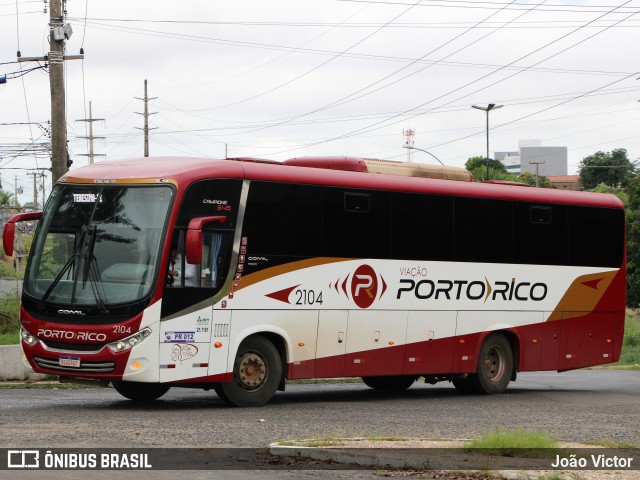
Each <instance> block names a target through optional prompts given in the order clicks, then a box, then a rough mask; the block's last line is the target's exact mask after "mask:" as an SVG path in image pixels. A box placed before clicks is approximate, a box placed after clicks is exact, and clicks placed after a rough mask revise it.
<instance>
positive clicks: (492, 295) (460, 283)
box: [396, 278, 548, 302]
mask: <svg viewBox="0 0 640 480" xmlns="http://www.w3.org/2000/svg"><path fill="white" fill-rule="evenodd" d="M547 292H548V287H547V284H546V283H541V282H538V283H532V282H517V281H516V279H515V278H512V279H511V281H510V282H505V281H497V282H494V284H493V285H491V283H489V281H488V280H486V279H485V280H484V281H481V280H475V281H469V280H428V279H425V280H419V281H415V280H412V279H408V278H403V279H401V280H400V287H399V288H398V293H397V295H396V298H397V299H398V300H400V299H401V298H402V296H403V295H405V294H406V295H414V296H415V297H416V298H417V299H419V300H430V299H433V300H460V299H465V300H484V301H507V302H510V301H518V302H528V301H534V302H540V301H542V300H544V299H545V298H546V296H547Z"/></svg>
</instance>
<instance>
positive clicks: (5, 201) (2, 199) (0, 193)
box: [0, 190, 13, 207]
mask: <svg viewBox="0 0 640 480" xmlns="http://www.w3.org/2000/svg"><path fill="white" fill-rule="evenodd" d="M12 205H13V194H12V193H8V192H5V191H4V190H0V206H1V207H10V206H12Z"/></svg>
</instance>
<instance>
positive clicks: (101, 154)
mask: <svg viewBox="0 0 640 480" xmlns="http://www.w3.org/2000/svg"><path fill="white" fill-rule="evenodd" d="M76 121H77V122H87V123H88V124H89V136H88V137H78V138H82V139H84V140H89V153H79V154H78V155H79V156H81V157H89V165H93V159H94V157H96V156H99V157H104V156H105V154H104V153H93V141H94V140H104V139H105V138H106V137H94V136H93V122H99V121H104V118H93V113H92V112H91V101H89V118H81V119H80V120H76Z"/></svg>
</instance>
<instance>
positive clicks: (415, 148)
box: [402, 143, 445, 167]
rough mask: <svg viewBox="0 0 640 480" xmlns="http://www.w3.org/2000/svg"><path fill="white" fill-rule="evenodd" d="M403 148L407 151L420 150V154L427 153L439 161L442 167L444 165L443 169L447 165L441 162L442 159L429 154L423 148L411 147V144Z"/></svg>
mask: <svg viewBox="0 0 640 480" xmlns="http://www.w3.org/2000/svg"><path fill="white" fill-rule="evenodd" d="M402 147H403V148H406V149H408V150H418V151H419V152H424V153H426V154H427V155H431V156H432V157H433V158H435V159H436V160H437V161H438V163H440V165H442V166H443V167H444V166H445V164H444V163H442V162H441V161H440V159H439V158H438V157H436V156H435V155H434V154H433V153H431V152H427V151H426V150H423V149H422V148H418V147H414V146H413V145H409V144H407V143H405V144H404V145H403V146H402Z"/></svg>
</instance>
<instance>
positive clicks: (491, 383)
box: [467, 333, 513, 395]
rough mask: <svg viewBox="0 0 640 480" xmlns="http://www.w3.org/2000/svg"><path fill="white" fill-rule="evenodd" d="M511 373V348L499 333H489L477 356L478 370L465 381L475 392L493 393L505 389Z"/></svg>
mask: <svg viewBox="0 0 640 480" xmlns="http://www.w3.org/2000/svg"><path fill="white" fill-rule="evenodd" d="M512 374H513V350H512V349H511V344H510V343H509V340H507V339H506V337H505V336H504V335H502V334H501V333H493V334H491V335H489V336H488V337H487V338H486V339H485V341H484V342H483V343H482V347H481V348H480V355H479V356H478V371H477V373H476V374H475V375H469V377H468V378H467V381H468V382H469V383H470V386H471V387H472V389H473V391H474V392H476V393H485V394H488V395H494V394H497V393H502V392H504V391H505V390H506V389H507V386H508V385H509V382H510V381H511V375H512Z"/></svg>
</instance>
